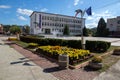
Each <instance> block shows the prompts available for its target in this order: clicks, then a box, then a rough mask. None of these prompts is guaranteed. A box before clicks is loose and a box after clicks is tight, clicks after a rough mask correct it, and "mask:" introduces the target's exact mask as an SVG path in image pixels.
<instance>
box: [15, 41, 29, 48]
mask: <svg viewBox="0 0 120 80" xmlns="http://www.w3.org/2000/svg"><path fill="white" fill-rule="evenodd" d="M15 43H16V44H18V45H20V46H21V47H23V48H26V47H27V46H28V43H25V42H22V41H15Z"/></svg>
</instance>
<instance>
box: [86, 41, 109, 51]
mask: <svg viewBox="0 0 120 80" xmlns="http://www.w3.org/2000/svg"><path fill="white" fill-rule="evenodd" d="M110 45H111V43H110V42H105V41H88V40H87V41H86V45H85V47H86V49H88V50H90V51H91V52H98V53H101V52H105V51H107V49H109V47H110Z"/></svg>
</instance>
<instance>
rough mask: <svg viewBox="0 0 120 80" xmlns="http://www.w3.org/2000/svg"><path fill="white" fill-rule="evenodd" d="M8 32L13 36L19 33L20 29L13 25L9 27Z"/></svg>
mask: <svg viewBox="0 0 120 80" xmlns="http://www.w3.org/2000/svg"><path fill="white" fill-rule="evenodd" d="M10 32H11V33H13V34H16V33H20V32H21V29H20V27H18V26H16V25H14V26H12V27H10Z"/></svg>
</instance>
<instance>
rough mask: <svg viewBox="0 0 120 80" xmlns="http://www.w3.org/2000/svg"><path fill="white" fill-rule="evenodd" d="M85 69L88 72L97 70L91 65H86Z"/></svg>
mask: <svg viewBox="0 0 120 80" xmlns="http://www.w3.org/2000/svg"><path fill="white" fill-rule="evenodd" d="M84 70H85V71H87V72H90V71H96V69H93V68H91V67H90V66H85V67H84Z"/></svg>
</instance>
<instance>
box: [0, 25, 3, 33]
mask: <svg viewBox="0 0 120 80" xmlns="http://www.w3.org/2000/svg"><path fill="white" fill-rule="evenodd" d="M0 34H3V26H2V24H0Z"/></svg>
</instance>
